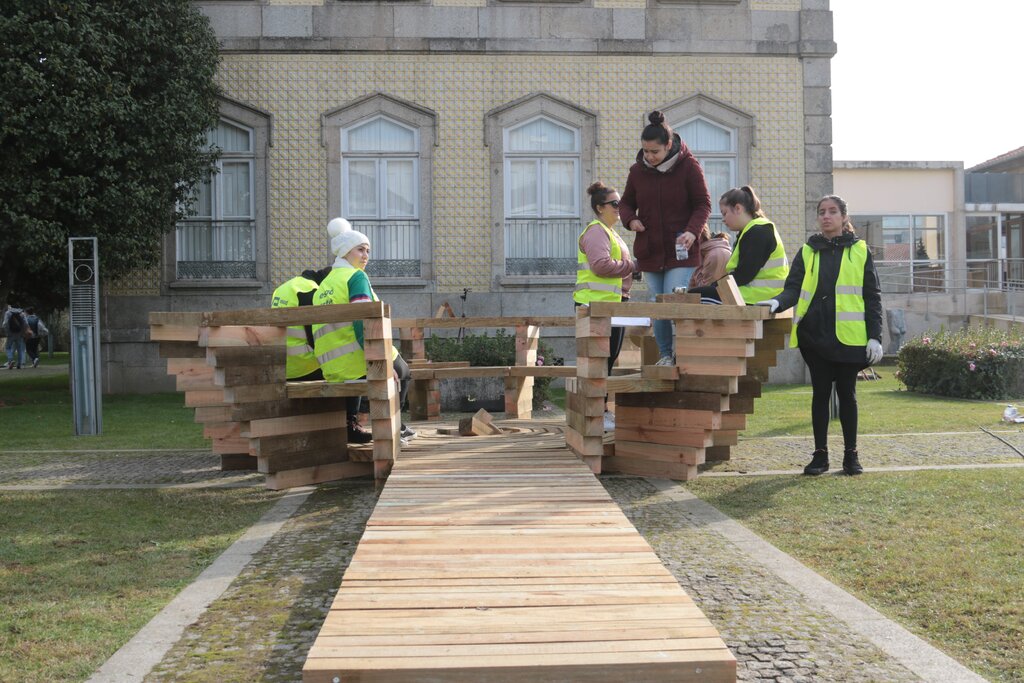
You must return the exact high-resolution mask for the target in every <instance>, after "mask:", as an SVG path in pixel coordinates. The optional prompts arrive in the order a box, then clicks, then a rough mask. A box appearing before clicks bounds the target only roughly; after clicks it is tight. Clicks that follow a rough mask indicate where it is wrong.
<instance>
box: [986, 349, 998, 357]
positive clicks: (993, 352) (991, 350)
mask: <svg viewBox="0 0 1024 683" xmlns="http://www.w3.org/2000/svg"><path fill="white" fill-rule="evenodd" d="M988 355H990V356H998V355H999V352H998V351H996V350H995V349H989V350H988Z"/></svg>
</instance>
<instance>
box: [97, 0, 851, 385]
mask: <svg viewBox="0 0 1024 683" xmlns="http://www.w3.org/2000/svg"><path fill="white" fill-rule="evenodd" d="M195 4H196V5H197V6H198V7H199V9H200V10H201V11H202V12H204V13H205V14H206V15H207V16H208V17H209V18H210V21H211V23H212V26H213V28H214V30H215V31H216V33H217V36H218V38H219V39H220V41H221V46H222V61H221V65H220V69H219V72H218V76H217V78H218V80H219V83H220V85H221V86H222V88H223V92H224V98H223V100H222V106H221V122H220V125H219V126H218V128H217V130H215V131H211V134H210V142H211V144H216V145H217V146H219V147H220V148H221V149H222V150H223V154H222V157H221V160H220V162H219V168H218V172H217V173H216V174H215V175H214V176H213V177H212V179H211V182H210V183H209V184H208V185H207V186H206V187H204V188H203V189H202V190H201V191H200V192H199V194H198V195H197V196H196V198H195V204H194V210H195V212H196V213H195V215H194V216H193V217H192V218H191V219H189V220H188V221H185V222H183V223H182V224H180V225H179V226H178V228H177V230H176V232H175V234H173V235H170V236H169V237H168V239H167V240H166V244H165V248H164V251H163V257H162V267H161V268H160V269H159V270H158V271H154V272H151V273H146V274H144V275H140V276H139V277H137V278H132V279H130V281H125V282H122V283H119V284H117V285H115V286H109V287H107V290H106V292H105V297H104V303H105V306H104V312H105V318H104V322H105V324H104V330H105V338H104V342H105V344H104V359H105V377H104V385H105V388H106V389H107V390H108V391H113V392H134V391H154V390H166V389H169V388H172V385H171V383H170V382H169V380H168V379H167V378H166V377H165V376H164V368H163V366H162V363H161V361H160V359H159V358H158V357H157V353H156V349H155V345H152V344H148V343H147V327H146V324H147V323H146V320H147V318H146V316H147V314H148V312H149V311H155V310H177V311H184V310H218V309H228V308H248V307H258V306H265V305H269V299H270V292H271V291H272V290H273V289H274V287H275V286H276V285H277V284H278V283H280V282H283V281H284V280H287V279H288V278H290V277H292V276H294V275H295V274H297V273H299V272H300V271H301V270H303V269H305V268H310V267H313V268H319V267H322V266H324V265H328V264H329V263H330V262H331V261H332V260H333V259H332V257H331V255H330V253H329V250H328V241H327V237H326V233H325V226H326V224H327V222H328V220H329V219H330V218H332V217H334V216H337V215H341V216H345V217H347V218H348V219H349V220H350V221H351V222H352V223H353V225H354V226H355V227H356V228H357V229H359V230H361V231H363V232H365V233H367V234H368V235H369V236H370V238H371V242H372V254H371V264H370V269H369V270H370V273H371V278H372V280H373V283H374V288H375V289H376V290H377V292H378V294H379V295H380V296H381V298H382V299H383V300H385V301H387V302H388V303H390V304H391V305H392V310H393V314H394V315H395V316H396V317H412V316H421V317H422V316H430V315H432V314H433V312H434V311H435V310H437V308H438V307H439V306H440V305H442V304H443V303H445V302H450V303H451V304H452V305H453V306H454V308H455V310H456V312H457V313H461V312H463V311H464V312H465V314H466V315H502V316H517V315H524V314H546V315H567V314H570V313H571V311H572V299H571V291H572V287H573V283H574V281H575V259H576V238H577V236H578V234H579V232H580V231H581V229H582V228H583V226H585V225H586V223H587V222H588V221H589V219H590V207H589V203H588V202H587V201H586V187H587V186H588V185H589V184H590V183H591V182H593V181H594V180H602V181H604V182H605V183H606V184H609V185H611V186H614V187H617V188H619V189H620V190H621V189H622V188H623V185H624V183H625V178H626V175H627V171H628V169H629V167H630V165H631V164H632V163H633V162H634V160H635V157H636V154H637V150H638V149H639V137H640V131H641V130H642V128H643V126H644V125H645V123H646V115H647V114H648V113H649V112H650V111H652V110H654V109H661V110H663V111H664V112H665V113H666V115H667V120H668V122H669V123H670V124H671V125H672V126H673V128H675V129H676V130H677V131H678V132H679V133H680V134H681V135H682V137H683V138H684V140H686V142H687V144H688V145H689V147H690V148H691V150H692V151H693V152H694V154H695V155H696V156H697V157H698V158H699V159H700V160H701V162H702V164H703V167H704V170H705V174H706V176H707V179H708V185H709V189H710V190H711V195H712V204H713V213H714V214H717V211H718V206H717V201H716V200H717V197H718V196H719V195H720V194H721V193H722V192H724V191H725V190H726V189H728V188H729V187H732V186H738V185H743V184H751V185H753V186H754V187H755V188H756V189H757V191H758V193H759V195H760V197H761V199H762V201H763V203H764V206H765V208H766V211H767V213H768V215H769V216H770V217H771V218H772V219H773V220H774V221H775V222H776V223H777V225H778V227H779V230H780V232H781V234H782V237H783V239H784V241H785V242H786V244H787V245H793V246H794V248H795V247H796V245H799V244H800V243H802V242H803V241H804V239H805V236H806V232H807V230H808V229H809V228H810V229H812V228H813V225H814V221H813V211H814V202H815V201H816V199H817V198H818V197H820V196H821V195H822V194H826V193H828V192H830V191H831V190H832V156H831V119H830V106H831V105H830V89H829V87H830V83H829V74H830V59H831V57H832V55H833V54H834V53H835V44H834V43H833V40H832V23H831V22H832V15H831V12H830V11H829V9H828V1H827V0H693V1H686V0H579V1H568V2H547V1H543V0H519V1H505V0H408V1H397V2H362V1H358V0H351V1H336V0H207V1H205V2H196V3H195ZM714 220H715V215H713V217H712V221H714ZM712 227H714V225H713V226H712ZM642 296H643V294H642V293H641V297H642ZM564 348H566V349H567V353H568V355H570V356H571V353H572V351H571V349H572V348H574V347H571V346H570V345H568V344H566V345H565V346H564ZM570 360H571V359H567V362H569V361H570Z"/></svg>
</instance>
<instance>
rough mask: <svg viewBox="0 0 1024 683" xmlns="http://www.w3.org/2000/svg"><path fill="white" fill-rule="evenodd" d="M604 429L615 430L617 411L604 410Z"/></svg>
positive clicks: (607, 430)
mask: <svg viewBox="0 0 1024 683" xmlns="http://www.w3.org/2000/svg"><path fill="white" fill-rule="evenodd" d="M604 431H606V432H614V431H615V413H613V412H610V411H608V410H606V411H604Z"/></svg>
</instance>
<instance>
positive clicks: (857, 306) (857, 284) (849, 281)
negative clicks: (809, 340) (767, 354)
mask: <svg viewBox="0 0 1024 683" xmlns="http://www.w3.org/2000/svg"><path fill="white" fill-rule="evenodd" d="M802 254H803V261H804V280H803V282H802V283H801V284H800V299H799V300H798V301H797V302H796V313H794V314H793V332H792V333H791V334H790V337H789V346H790V348H796V347H797V346H799V342H798V341H797V335H796V331H797V327H798V326H799V325H800V320H801V319H802V318H803V317H804V315H805V314H806V313H807V309H808V308H810V305H811V301H812V300H813V299H814V292H815V291H816V290H817V288H818V267H817V264H818V252H817V251H816V250H815V249H814V248H813V247H811V246H809V245H806V244H805V245H804V246H803V251H802ZM867 262H868V246H867V243H866V242H864V241H863V240H857V241H856V242H854V243H853V244H852V245H850V246H849V247H847V248H846V249H844V250H843V257H842V259H841V260H840V263H839V277H838V279H837V280H836V337H837V338H838V339H839V341H840V342H841V343H843V344H846V345H847V346H866V345H867V343H868V326H867V322H866V320H865V318H864V311H865V307H864V267H865V266H866V265H867Z"/></svg>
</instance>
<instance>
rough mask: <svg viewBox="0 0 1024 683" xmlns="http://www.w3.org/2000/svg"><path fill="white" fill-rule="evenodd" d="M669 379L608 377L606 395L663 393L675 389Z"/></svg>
mask: <svg viewBox="0 0 1024 683" xmlns="http://www.w3.org/2000/svg"><path fill="white" fill-rule="evenodd" d="M675 386H676V383H675V381H673V380H671V379H644V378H643V377H637V376H626V377H609V378H608V393H610V394H625V393H637V392H664V391H672V390H673V389H675Z"/></svg>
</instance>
